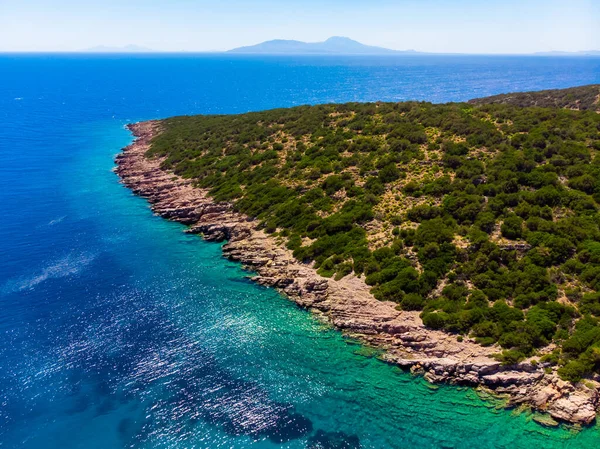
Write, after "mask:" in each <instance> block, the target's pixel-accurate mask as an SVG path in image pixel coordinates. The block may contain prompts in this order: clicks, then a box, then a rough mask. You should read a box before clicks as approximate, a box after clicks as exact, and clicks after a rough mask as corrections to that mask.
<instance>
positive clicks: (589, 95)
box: [469, 84, 600, 112]
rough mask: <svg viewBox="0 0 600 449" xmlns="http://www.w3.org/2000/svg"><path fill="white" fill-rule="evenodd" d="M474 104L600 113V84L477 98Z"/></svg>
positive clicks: (472, 101) (473, 101)
mask: <svg viewBox="0 0 600 449" xmlns="http://www.w3.org/2000/svg"><path fill="white" fill-rule="evenodd" d="M469 103H472V104H511V105H513V106H520V107H531V106H536V107H544V108H568V109H575V110H578V111H596V112H600V84H591V85H588V86H581V87H571V88H569V89H553V90H541V91H538V92H517V93H512V94H501V95H494V96H493V97H486V98H477V99H475V100H471V101H469Z"/></svg>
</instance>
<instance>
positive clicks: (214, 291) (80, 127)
mask: <svg viewBox="0 0 600 449" xmlns="http://www.w3.org/2000/svg"><path fill="white" fill-rule="evenodd" d="M358 61H361V62H360V64H359V63H358V62H357V60H345V59H335V58H334V59H332V60H324V59H319V58H300V59H285V58H283V59H281V58H278V59H268V58H267V59H252V58H230V59H228V58H219V57H214V58H200V59H194V58H191V57H188V58H175V57H167V58H156V57H155V58H147V57H145V58H133V59H121V58H111V57H102V58H100V57H95V58H81V57H79V58H78V57H65V56H54V57H39V56H38V57H8V56H5V57H0V80H1V81H2V83H0V114H1V116H0V118H1V120H2V124H3V125H2V127H0V157H1V158H2V161H3V163H2V164H1V165H0V254H1V255H2V257H0V304H1V307H2V309H1V312H2V313H0V335H1V336H2V338H1V339H0V447H6V448H42V447H43V448H52V449H54V448H123V447H133V448H191V447H194V448H244V447H257V448H307V447H310V448H353V447H363V448H412V447H423V448H488V447H501V448H503V447H506V448H521V447H523V448H525V447H527V448H528V447H532V446H534V445H537V446H538V447H544V448H559V447H560V448H563V447H567V448H570V447H572V448H588V447H589V448H592V447H597V446H598V442H599V441H600V431H599V429H598V428H597V427H592V428H589V429H586V430H584V431H581V432H573V431H571V430H570V429H567V428H559V429H546V428H543V427H541V426H539V425H537V424H535V423H534V422H532V419H531V418H532V417H531V415H530V414H528V413H521V414H517V413H515V412H514V411H507V410H503V409H501V408H496V404H495V403H493V402H486V401H483V400H481V399H480V398H478V396H477V395H476V394H475V393H474V392H473V390H471V389H458V388H454V387H449V386H441V387H439V388H438V387H432V386H430V385H428V384H426V383H425V382H424V381H423V380H422V379H420V378H418V377H413V376H411V375H410V374H408V373H404V372H402V371H400V370H399V369H398V368H396V367H393V366H390V365H387V364H385V363H383V362H381V361H379V360H378V359H377V357H376V354H374V353H372V352H371V351H368V350H366V349H365V348H362V347H361V346H359V345H357V344H356V343H354V342H352V341H350V340H347V339H345V338H344V337H342V336H341V335H340V334H339V333H337V332H335V331H333V330H332V329H330V328H328V327H327V326H325V325H323V324H322V323H320V322H319V321H317V320H316V319H315V318H314V317H312V316H311V315H310V314H308V313H306V312H304V311H302V310H300V309H298V308H297V307H296V306H295V305H294V304H292V303H290V302H289V301H288V300H286V299H285V298H283V297H281V296H280V295H278V294H277V293H276V292H274V291H272V290H269V289H264V288H261V287H259V286H256V285H254V284H252V283H251V282H250V281H248V280H247V279H246V276H247V275H248V274H249V273H246V272H244V271H243V270H241V268H240V267H239V265H237V264H234V263H231V262H228V261H226V260H224V259H223V258H221V256H220V246H219V245H217V244H209V243H206V242H202V241H201V240H200V239H199V238H198V237H196V236H190V235H186V234H184V233H183V232H182V230H183V227H182V226H180V225H178V224H175V223H170V222H167V221H165V220H162V219H160V218H158V217H155V216H153V215H152V213H151V211H150V210H149V207H148V205H147V203H146V202H145V201H144V200H143V199H140V198H137V197H135V196H133V195H132V194H131V193H130V192H129V191H128V190H127V189H125V188H124V187H123V186H121V185H120V184H119V182H118V178H117V177H116V175H115V174H114V173H113V172H112V171H111V170H112V168H113V165H114V164H113V158H114V155H115V154H116V153H118V152H119V149H120V148H122V147H123V146H125V145H127V144H128V143H129V142H130V141H131V136H130V135H129V133H128V132H127V131H126V130H125V129H124V125H125V124H126V123H127V122H129V121H132V120H139V119H147V118H153V117H162V116H168V115H173V114H182V113H196V112H237V111H242V110H251V109H263V108H266V107H275V106H287V105H291V104H298V103H301V102H321V101H329V100H330V99H331V100H335V101H342V100H344V99H347V100H371V99H374V98H377V97H379V98H380V99H383V100H393V99H400V98H411V97H414V98H427V95H428V94H430V95H431V96H432V98H431V99H434V100H437V101H445V100H451V99H466V98H469V97H470V96H477V95H473V93H474V92H477V93H481V94H488V93H497V92H499V91H502V90H504V87H505V86H506V85H507V84H511V85H519V86H526V85H530V84H531V83H537V84H535V86H534V87H537V88H542V87H564V84H567V85H568V84H569V83H572V84H582V83H586V82H599V81H600V79H599V77H600V70H599V69H600V60H593V59H590V60H569V59H566V60H562V59H561V60H553V59H539V61H541V62H536V60H530V59H518V58H517V59H516V60H510V59H509V60H506V59H504V58H498V59H493V58H492V59H484V60H477V59H476V58H475V59H471V60H468V61H467V60H459V59H445V60H440V61H437V63H436V64H432V62H431V60H419V59H418V58H417V59H410V60H389V59H386V60H373V59H369V58H367V59H359V60H358ZM478 66H479V67H485V68H486V70H485V71H484V76H475V75H474V74H475V68H476V67H478ZM41 74H42V75H43V76H42V75H41ZM427 75H428V76H427ZM459 75H460V76H459ZM452 79H454V80H455V81H454V82H453V81H452ZM459 80H461V81H459ZM267 81H269V82H267ZM363 87H365V89H363ZM444 89H446V90H447V91H448V92H449V93H448V94H444V93H443V92H444V91H445V90H444ZM307 95H308V96H310V98H308V99H307ZM444 95H447V97H444Z"/></svg>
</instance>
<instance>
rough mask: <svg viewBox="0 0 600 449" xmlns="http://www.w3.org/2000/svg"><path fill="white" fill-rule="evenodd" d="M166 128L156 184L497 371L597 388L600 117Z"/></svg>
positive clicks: (417, 108)
mask: <svg viewBox="0 0 600 449" xmlns="http://www.w3.org/2000/svg"><path fill="white" fill-rule="evenodd" d="M163 126H164V131H163V132H162V133H161V134H160V135H159V136H158V137H156V138H155V139H154V141H153V144H152V149H151V151H150V153H149V154H150V155H159V156H163V157H166V159H165V161H164V163H163V168H169V169H173V170H174V172H175V173H176V174H179V175H182V176H184V177H188V178H192V179H194V180H196V182H197V183H198V185H199V186H201V187H205V188H208V189H210V194H211V195H212V196H213V197H214V198H215V199H216V200H218V201H226V202H232V203H233V204H234V205H235V208H236V210H237V211H239V212H241V213H244V214H246V215H249V216H251V217H256V218H257V219H259V220H260V221H261V223H262V227H263V228H264V229H265V230H266V231H267V232H268V233H271V234H273V235H274V236H277V237H278V238H280V239H283V241H284V242H286V244H287V246H288V247H289V248H290V249H292V250H293V251H294V256H295V257H296V258H297V259H298V260H300V261H304V262H307V263H308V262H310V263H312V264H314V267H315V268H316V269H318V272H319V273H320V274H322V275H324V276H334V277H336V278H341V277H344V276H347V275H349V274H350V273H354V274H356V275H358V276H364V278H363V279H364V280H365V282H366V283H367V284H368V285H370V286H372V288H373V290H372V291H373V293H374V294H375V296H376V297H377V298H380V299H382V300H390V301H395V302H397V303H398V304H399V307H401V308H403V309H405V310H422V311H423V312H422V315H421V316H422V319H423V322H424V323H425V324H426V325H427V326H429V327H431V328H433V329H443V330H446V331H447V332H452V333H457V334H459V335H464V337H469V338H472V339H474V340H476V341H477V342H479V343H480V344H482V345H493V344H498V345H499V346H500V347H501V348H502V349H500V350H501V351H503V352H502V355H500V356H499V357H500V358H501V359H502V360H504V361H505V362H506V363H514V362H517V361H519V360H521V359H522V358H525V357H529V356H532V355H534V354H538V355H539V356H541V355H543V357H542V359H543V361H544V362H545V363H547V364H548V366H553V365H556V364H558V366H559V367H560V368H559V373H560V374H561V375H562V376H563V377H564V378H565V379H569V380H574V381H576V380H579V379H580V378H581V377H585V376H590V375H592V373H600V357H598V356H597V355H598V354H600V322H599V320H598V317H600V294H599V293H597V291H598V289H599V288H600V229H599V223H600V215H599V214H598V205H599V202H600V159H597V158H596V155H597V153H598V151H600V134H599V130H600V115H598V114H596V113H592V112H578V111H568V110H560V109H554V110H550V109H522V108H517V107H514V106H507V105H482V106H477V107H474V106H468V105H465V104H448V105H432V104H427V103H399V104H345V105H327V106H312V107H308V106H305V107H297V108H293V109H280V110H273V111H266V112H259V113H249V114H244V115H237V116H196V117H178V118H172V119H167V120H165V121H164V122H163ZM576 323H577V324H576ZM551 342H553V343H555V344H556V345H557V349H555V350H552V351H550V350H549V349H548V350H546V349H545V348H546V347H548V344H549V343H551ZM549 348H552V346H550V347H549ZM544 354H545V355H544Z"/></svg>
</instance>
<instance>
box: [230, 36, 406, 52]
mask: <svg viewBox="0 0 600 449" xmlns="http://www.w3.org/2000/svg"><path fill="white" fill-rule="evenodd" d="M228 53H245V54H295V55H298V54H326V55H331V54H339V55H393V54H395V55H401V54H416V53H417V52H416V51H415V50H407V51H398V50H390V49H388V48H383V47H374V46H371V45H364V44H361V43H360V42H358V41H355V40H353V39H350V38H347V37H340V36H334V37H330V38H329V39H327V40H326V41H324V42H302V41H295V40H285V39H275V40H271V41H266V42H262V43H260V44H257V45H251V46H248V47H239V48H234V49H233V50H229V51H228Z"/></svg>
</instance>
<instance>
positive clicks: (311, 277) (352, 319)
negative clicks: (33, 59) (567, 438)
mask: <svg viewBox="0 0 600 449" xmlns="http://www.w3.org/2000/svg"><path fill="white" fill-rule="evenodd" d="M128 128H129V129H130V131H131V132H132V133H133V135H134V136H135V138H136V140H135V141H134V142H133V143H132V144H131V145H129V146H128V147H126V148H125V149H124V150H123V153H121V154H120V155H119V156H117V159H116V162H117V169H116V172H117V174H118V175H119V176H120V177H121V179H122V180H123V183H124V184H125V185H126V186H127V187H129V188H130V189H131V190H132V191H133V192H134V193H136V194H138V195H140V196H142V197H144V198H146V199H147V200H148V201H149V202H150V204H151V206H152V210H153V211H154V212H155V213H156V214H158V215H160V216H162V217H164V218H167V219H170V220H174V221H178V222H181V223H183V224H186V225H188V226H189V229H188V231H187V232H191V233H197V234H202V235H203V236H204V238H205V239H206V240H209V241H223V240H227V241H228V243H227V244H226V245H224V247H223V252H224V255H225V256H226V257H228V258H230V259H232V260H235V261H238V262H241V263H242V264H243V265H244V266H245V267H247V268H249V269H251V270H252V271H254V272H256V273H257V276H256V277H253V278H252V279H253V280H254V281H256V282H257V283H259V284H261V285H265V286H269V287H275V288H276V289H278V290H279V291H281V292H282V293H283V294H285V295H286V296H287V297H288V298H290V299H291V300H293V301H295V302H296V303H297V304H298V305H300V306H301V307H303V308H306V309H308V310H311V311H312V312H315V313H318V314H319V315H320V316H322V317H324V318H325V319H326V320H327V321H329V322H330V323H331V324H332V325H333V326H334V327H336V328H337V329H339V330H341V331H342V332H344V333H345V334H347V335H349V336H351V337H353V338H356V339H358V340H359V341H361V342H363V343H365V344H367V345H370V346H374V347H377V348H381V349H383V350H384V351H385V352H384V356H383V358H384V360H386V361H387V362H390V363H394V364H397V365H399V366H401V367H403V368H406V369H410V370H411V371H412V372H417V373H421V374H423V375H424V377H425V379H427V380H428V381H430V382H435V383H438V382H446V383H454V384H461V385H469V386H475V387H478V386H481V387H485V388H488V389H490V390H492V391H493V392H494V393H496V394H502V395H504V394H506V395H508V398H509V401H508V404H507V405H508V406H518V405H526V406H530V407H531V408H533V409H535V410H538V411H541V412H547V413H548V414H549V415H550V417H551V418H552V419H548V420H546V422H545V424H547V425H554V424H555V423H554V422H553V420H557V421H564V422H569V423H574V424H590V423H592V422H593V421H594V419H595V416H596V413H597V408H598V406H599V405H600V404H599V403H600V395H599V388H598V384H597V383H596V384H590V385H589V386H588V385H585V384H584V383H580V384H577V385H572V384H570V383H568V382H564V381H562V380H560V379H559V378H558V377H557V375H556V374H553V373H552V374H547V373H546V372H545V371H544V368H543V366H541V364H540V365H537V366H534V365H532V364H531V363H529V362H522V363H520V364H518V365H516V366H502V365H501V364H500V362H498V361H496V360H494V359H493V358H492V357H491V355H492V354H493V353H496V352H499V349H498V348H495V347H483V346H480V345H478V344H476V343H474V342H472V341H469V339H468V338H465V339H464V341H462V342H459V341H458V340H457V338H456V336H454V335H451V334H448V333H445V332H442V331H435V330H431V329H427V328H425V327H424V326H423V324H422V322H421V319H420V318H419V313H418V312H401V311H398V310H396V304H395V303H392V302H382V301H379V300H377V299H375V298H374V297H373V296H372V295H371V293H370V287H368V286H367V285H366V284H365V283H364V281H363V280H361V279H359V278H357V277H355V276H353V275H351V276H346V277H345V278H343V279H341V280H339V281H335V280H333V279H328V278H324V277H321V276H319V275H317V274H316V271H315V270H313V269H312V268H311V267H310V266H308V265H305V264H302V263H300V262H298V261H296V260H295V259H294V258H293V256H292V254H291V252H290V251H289V250H287V249H286V248H285V247H284V246H281V245H278V244H277V242H276V241H275V239H273V238H272V237H270V236H268V235H267V234H265V233H264V232H263V231H262V230H257V229H255V227H256V224H257V222H255V221H253V220H251V219H249V218H247V217H245V216H243V215H241V214H239V213H237V212H235V211H234V210H233V207H232V205H231V204H227V203H215V202H214V201H213V200H212V199H211V198H210V196H209V195H208V193H207V192H206V191H205V190H203V189H199V188H195V187H194V186H193V185H192V181H190V180H186V179H183V178H180V177H178V176H176V175H174V174H173V173H171V172H168V171H166V170H162V169H161V168H160V163H161V160H160V159H148V158H146V157H145V153H146V151H147V150H148V148H149V146H150V143H151V140H152V137H153V136H155V135H156V134H157V133H159V132H160V121H148V122H140V123H136V124H133V125H129V126H128Z"/></svg>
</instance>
